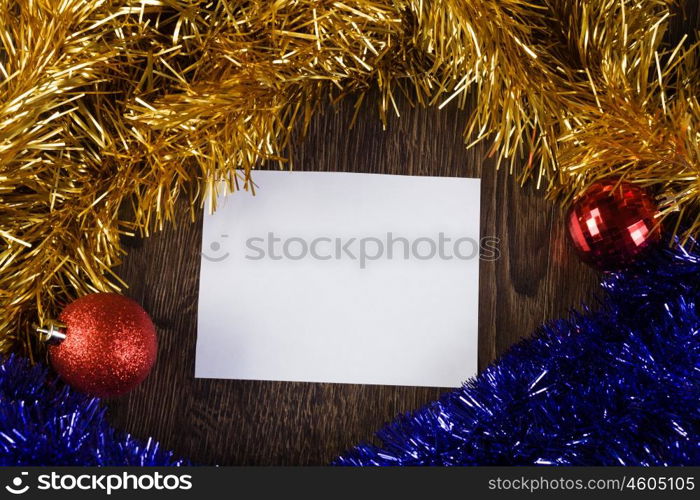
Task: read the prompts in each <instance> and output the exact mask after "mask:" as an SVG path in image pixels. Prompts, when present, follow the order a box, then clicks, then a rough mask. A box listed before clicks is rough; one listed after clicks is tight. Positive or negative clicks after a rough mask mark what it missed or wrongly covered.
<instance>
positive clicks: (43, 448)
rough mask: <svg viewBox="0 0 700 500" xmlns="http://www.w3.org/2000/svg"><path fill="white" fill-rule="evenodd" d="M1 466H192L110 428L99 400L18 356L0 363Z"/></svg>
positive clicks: (155, 445)
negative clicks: (72, 388)
mask: <svg viewBox="0 0 700 500" xmlns="http://www.w3.org/2000/svg"><path fill="white" fill-rule="evenodd" d="M0 465H2V466H9V465H23V466H27V465H80V466H83V465H85V466H90V465H100V466H106V465H114V466H128V465H134V466H166V465H188V462H187V461H185V460H182V459H179V458H176V457H175V456H174V455H173V453H172V452H169V451H165V450H162V449H161V447H160V445H159V444H158V443H157V442H155V441H153V440H152V439H148V440H147V441H139V440H137V439H134V438H133V437H132V436H130V435H129V434H125V433H121V432H118V431H116V430H115V429H114V428H112V427H110V425H109V424H108V423H107V420H106V418H105V408H104V407H103V406H101V405H100V402H99V400H98V399H95V398H91V397H88V396H85V395H83V394H79V393H77V392H75V391H73V390H71V389H70V388H69V387H66V386H65V385H64V384H62V383H60V381H57V380H55V379H54V378H52V377H50V376H49V375H48V374H47V370H46V369H45V368H43V367H42V366H41V365H34V366H32V365H31V364H30V363H29V361H28V360H26V359H21V358H18V357H16V356H10V357H8V358H5V359H2V360H0Z"/></svg>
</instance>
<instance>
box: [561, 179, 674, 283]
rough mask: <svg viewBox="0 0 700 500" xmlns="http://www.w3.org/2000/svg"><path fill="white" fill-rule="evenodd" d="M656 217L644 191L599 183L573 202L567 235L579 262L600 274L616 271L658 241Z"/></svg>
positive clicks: (609, 182) (624, 184) (610, 182)
mask: <svg viewBox="0 0 700 500" xmlns="http://www.w3.org/2000/svg"><path fill="white" fill-rule="evenodd" d="M657 214H658V207H657V205H656V203H655V202H654V199H653V198H652V197H651V195H650V194H649V193H648V192H647V191H646V190H644V189H642V188H639V187H637V186H634V185H632V184H630V183H628V182H620V181H618V180H607V181H600V182H596V183H595V184H593V185H591V187H590V188H589V189H588V190H587V191H586V192H585V193H584V194H583V195H582V196H580V197H579V198H578V199H576V200H575V201H574V205H573V207H571V210H570V211H569V215H568V222H567V223H568V228H569V235H570V236H571V241H572V242H573V244H574V247H575V248H576V251H577V252H578V255H579V256H580V257H581V260H583V261H584V262H586V263H588V264H591V265H592V266H594V267H596V268H598V269H600V270H603V271H617V270H620V269H622V268H624V267H626V266H628V265H630V264H632V263H633V262H635V261H636V260H638V259H639V257H640V256H641V255H642V254H644V253H645V252H646V251H647V250H648V249H649V248H651V247H652V246H653V245H654V244H655V243H657V242H658V241H659V239H660V238H661V228H660V224H659V221H658V220H656V215H657Z"/></svg>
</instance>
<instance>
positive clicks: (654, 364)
mask: <svg viewBox="0 0 700 500" xmlns="http://www.w3.org/2000/svg"><path fill="white" fill-rule="evenodd" d="M690 243H691V244H694V241H691V242H690ZM698 276H700V253H697V250H696V252H695V253H690V252H687V251H686V250H684V249H682V248H680V249H678V250H676V251H675V252H674V251H670V250H668V249H665V250H664V251H663V252H660V251H659V253H657V254H656V255H654V256H653V258H650V260H648V261H647V262H645V263H644V264H640V265H639V266H636V267H633V268H631V269H630V270H628V271H626V272H624V273H616V274H615V273H612V274H609V275H607V276H606V278H605V280H604V281H603V287H604V288H605V290H606V291H607V298H606V300H605V301H604V302H603V303H602V305H601V309H600V311H599V312H590V311H585V312H584V313H573V314H572V316H571V317H570V318H569V319H568V320H561V321H555V322H551V323H549V324H547V325H545V326H543V327H542V328H541V329H540V331H539V332H538V333H537V334H536V335H535V336H534V337H533V338H531V339H527V340H524V341H522V342H521V343H519V344H517V345H515V346H514V347H513V348H511V349H510V351H508V353H507V354H505V355H504V356H503V357H502V358H501V359H500V360H498V361H496V362H495V363H494V364H492V365H491V366H489V367H488V368H487V369H486V370H485V371H484V372H483V373H481V374H480V375H479V376H477V377H476V378H473V379H471V380H470V381H468V382H467V383H466V384H465V385H464V386H463V387H462V388H461V389H459V390H456V391H453V392H450V393H447V394H445V395H444V396H443V397H442V398H441V399H440V400H439V401H435V402H434V403H432V404H430V405H428V406H426V407H425V408H424V409H422V410H419V411H417V412H415V413H412V414H407V415H404V416H402V417H400V418H398V419H397V420H396V421H394V422H393V423H392V424H390V425H388V426H387V427H386V428H384V429H382V430H381V431H379V433H378V434H377V436H378V438H379V439H380V440H381V442H382V445H381V446H373V445H369V444H362V445H360V446H358V447H356V448H355V449H353V450H351V451H349V452H347V453H346V454H344V455H342V456H341V457H339V458H338V459H337V460H336V464H339V465H537V464H540V465H698V464H700V371H699V370H698V368H699V367H700V309H699V308H698V301H699V300H700V280H699V279H698Z"/></svg>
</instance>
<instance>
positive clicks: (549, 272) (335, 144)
mask: <svg viewBox="0 0 700 500" xmlns="http://www.w3.org/2000/svg"><path fill="white" fill-rule="evenodd" d="M372 101H373V99H369V101H368V102H367V103H365V104H364V105H363V107H362V109H361V112H360V115H359V119H358V121H357V123H356V126H355V128H354V129H353V130H352V131H348V125H349V123H350V120H351V117H352V114H353V112H354V109H353V103H352V102H350V100H346V101H345V102H343V103H341V104H340V105H339V106H338V107H337V108H335V109H333V108H329V109H327V110H326V112H325V113H324V114H321V115H318V116H317V117H316V118H315V119H314V120H313V123H312V125H311V128H310V130H309V133H308V136H307V137H306V139H305V140H304V141H298V142H296V143H295V144H294V148H293V152H292V157H293V160H294V165H295V168H296V169H299V170H316V171H347V172H376V173H385V174H407V175H436V176H463V177H481V178H482V206H481V232H482V236H497V237H498V238H500V239H501V244H500V250H501V257H500V259H498V260H497V261H494V262H482V263H481V269H480V273H481V277H480V305H479V366H480V367H481V368H482V369H483V367H485V366H486V365H487V364H488V363H490V362H491V361H493V360H494V359H495V358H496V357H497V356H498V355H499V354H501V353H503V352H504V351H505V350H506V349H507V348H508V347H509V346H511V345H512V344H513V343H514V342H516V341H517V340H518V339H520V338H522V337H526V336H528V335H530V334H531V332H532V331H533V329H535V328H536V327H537V326H538V325H539V324H541V323H542V322H544V321H546V320H547V319H553V318H557V317H560V316H564V315H566V314H567V313H568V311H569V309H570V308H571V307H575V306H578V305H579V304H580V303H581V302H582V301H587V300H589V299H590V298H591V293H592V291H593V290H594V289H595V283H596V278H597V276H596V274H595V273H594V272H593V271H592V270H590V269H588V268H586V267H584V266H583V265H582V264H580V263H579V261H578V259H577V258H576V257H575V255H574V254H573V253H572V251H571V249H570V248H568V247H567V242H566V239H565V233H564V223H563V218H562V216H561V214H560V213H559V209H558V207H557V206H556V205H554V204H552V203H551V202H549V201H546V200H544V199H543V193H541V192H538V191H537V190H536V189H534V187H533V186H530V185H528V186H526V187H525V188H524V189H523V188H521V187H520V186H519V185H518V182H517V180H516V178H514V177H513V176H510V175H509V174H508V172H507V171H505V170H500V171H496V170H495V167H494V162H493V160H491V159H489V158H486V157H485V146H476V147H474V148H473V149H470V150H467V149H465V147H464V143H463V139H462V130H463V128H464V125H465V122H466V112H464V111H459V110H457V109H456V108H455V107H449V108H447V109H444V110H442V111H438V110H437V109H412V108H411V107H410V106H409V105H408V104H407V103H406V102H403V101H402V102H400V112H401V118H400V119H398V118H395V117H394V118H392V119H391V120H390V123H389V124H388V127H387V130H386V131H384V130H382V126H381V123H380V122H379V119H378V116H377V113H376V99H374V101H375V102H372ZM181 212H182V213H184V205H183V210H182V211H181ZM200 244H201V219H199V220H197V222H196V223H194V224H191V223H189V221H188V220H187V218H186V216H184V215H183V217H182V218H181V219H180V220H178V221H177V225H176V226H175V225H171V226H168V227H166V228H165V229H164V230H163V231H161V232H159V233H156V234H154V235H153V236H151V237H150V238H148V239H138V238H134V239H130V240H129V241H128V242H127V245H128V249H129V254H128V255H127V256H126V258H125V259H124V264H123V265H122V266H121V268H120V269H119V270H118V273H119V274H120V276H121V277H122V278H124V279H125V280H126V281H127V282H128V283H130V285H131V287H130V289H129V290H127V291H126V293H127V294H128V295H130V296H131V297H133V298H135V299H136V300H138V301H139V302H140V303H142V304H143V306H144V307H145V309H146V310H147V311H149V313H150V314H151V315H152V317H153V320H154V322H155V323H156V325H157V328H158V335H159V340H160V347H159V353H158V356H159V357H158V363H157V365H156V367H155V369H154V371H153V373H152V375H151V376H150V377H149V378H148V379H147V381H146V382H145V383H144V384H143V385H142V386H141V387H139V388H137V389H136V390H135V391H133V392H132V393H131V394H130V395H128V396H126V397H124V398H122V399H119V400H115V401H112V402H110V413H111V418H112V421H113V422H114V424H115V425H116V426H117V427H119V428H122V429H126V430H127V431H129V432H131V433H133V434H135V435H137V436H153V437H155V438H156V439H158V440H159V441H161V442H162V444H163V445H164V446H165V447H168V448H171V449H174V450H176V452H177V453H178V454H181V455H184V456H188V457H190V458H191V459H192V460H194V461H196V462H199V463H207V464H251V465H253V464H255V465H263V464H279V465H292V464H324V463H327V462H329V461H330V460H332V459H333V457H334V456H336V455H337V454H339V453H341V452H342V451H343V450H345V449H346V448H348V447H350V446H351V445H353V444H354V443H356V442H358V441H361V440H370V439H371V438H372V434H373V431H375V430H376V429H377V428H379V427H380V426H381V425H382V424H383V423H385V422H387V421H390V420H391V419H392V418H393V417H395V416H396V415H397V414H398V413H401V412H406V411H409V410H412V409H415V408H418V407H420V406H421V405H423V404H425V403H427V402H428V401H430V400H432V399H435V398H437V397H438V396H439V395H440V393H441V392H443V391H441V390H439V389H431V388H414V387H390V386H363V385H343V384H311V383H288V382H256V381H227V380H201V379H194V376H193V374H194V357H195V339H196V314H197V306H196V304H197V293H198V286H199V284H198V279H199V260H200V257H199V251H200ZM429 333H430V332H426V334H429ZM367 348H368V349H371V346H367Z"/></svg>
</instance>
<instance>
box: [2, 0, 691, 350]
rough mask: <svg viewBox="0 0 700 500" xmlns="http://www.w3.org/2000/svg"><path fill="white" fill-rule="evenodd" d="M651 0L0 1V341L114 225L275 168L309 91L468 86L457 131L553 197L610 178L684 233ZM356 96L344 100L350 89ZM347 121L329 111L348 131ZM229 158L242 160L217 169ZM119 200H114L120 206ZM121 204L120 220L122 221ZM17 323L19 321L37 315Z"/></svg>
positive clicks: (682, 159) (141, 226)
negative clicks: (650, 199) (484, 144)
mask: <svg viewBox="0 0 700 500" xmlns="http://www.w3.org/2000/svg"><path fill="white" fill-rule="evenodd" d="M670 9H671V2H668V1H666V0H646V1H644V2H641V3H640V2H637V1H636V0H620V1H616V2H610V1H608V0H585V1H584V0H552V1H549V2H545V3H543V4H541V5H540V4H537V5H536V4H532V3H531V2H527V1H525V0H506V1H502V0H498V1H497V0H473V1H470V2H461V1H457V0H440V1H437V0H434V1H421V2H417V1H412V0H350V1H345V2H343V1H339V2H319V1H317V0H287V1H280V2H272V3H271V2H266V1H263V0H257V1H250V2H243V3H241V2H234V1H232V0H221V1H219V2H210V3H207V2H194V3H193V2H191V1H190V0H172V1H168V2H158V1H152V2H144V1H143V0H112V1H106V2H103V1H96V0H94V1H87V2H86V1H84V0H65V1H62V2H23V1H20V0H0V34H1V35H0V214H2V215H0V237H1V238H2V239H3V241H4V244H3V246H2V247H0V265H2V274H0V290H2V292H0V311H2V314H1V315H0V352H7V351H8V350H10V349H11V348H15V349H19V350H23V351H24V352H26V353H27V354H29V355H30V356H34V354H35V348H36V345H35V344H34V340H33V337H32V335H31V325H32V323H34V322H35V321H36V320H37V319H38V320H39V321H40V322H43V321H44V320H45V319H46V318H48V317H53V316H54V315H55V313H56V311H57V309H58V308H59V306H60V304H63V303H65V302H67V301H69V300H70V299H73V298H76V297H79V296H82V295H85V294H87V293H90V292H94V291H96V290H99V291H119V290H120V289H121V288H122V287H123V286H125V285H126V284H125V283H122V282H121V281H120V280H119V279H118V278H117V277H116V276H114V275H113V274H112V271H111V269H112V268H113V267H114V266H116V265H118V264H119V261H120V258H121V256H122V255H123V253H124V251H123V249H122V248H121V245H120V241H119V240H120V236H121V235H123V234H133V233H135V232H140V233H141V234H144V235H147V234H148V233H149V232H150V231H151V230H153V229H154V228H159V227H162V225H163V223H164V221H166V220H169V219H172V218H173V216H174V212H175V208H174V207H175V200H176V199H177V198H178V197H179V196H183V195H184V196H185V197H187V198H189V202H190V207H191V210H192V213H194V210H196V209H197V208H198V206H199V204H200V203H201V201H202V200H203V199H204V195H206V194H207V193H211V192H212V190H214V189H216V188H215V186H216V185H217V181H218V180H220V179H224V180H227V181H228V182H227V184H228V189H229V190H235V189H238V188H248V187H249V186H250V183H249V181H250V171H251V169H253V168H255V167H257V166H260V165H262V164H263V162H266V161H273V162H279V164H280V165H283V164H284V161H285V157H286V155H287V152H288V151H287V149H288V146H289V144H290V137H291V134H292V133H293V131H294V130H297V131H301V132H302V133H303V131H304V130H305V129H306V127H307V126H308V124H309V122H310V119H311V117H312V115H313V113H314V112H315V111H316V110H317V109H318V108H319V107H321V106H322V103H324V102H335V101H337V100H339V99H341V98H342V97H344V96H346V95H349V94H352V93H356V94H357V95H358V99H359V101H361V100H362V98H363V95H364V93H365V92H366V91H367V90H369V89H371V88H378V90H379V92H380V94H381V105H380V116H381V118H382V119H383V120H386V119H387V114H388V113H389V112H390V110H391V109H394V108H395V107H396V104H395V94H396V93H400V94H403V95H406V96H408V97H409V98H410V99H412V100H413V101H414V102H416V103H418V104H421V105H439V107H441V106H444V105H445V104H447V103H448V102H451V101H454V102H457V103H458V104H459V105H460V106H462V105H466V104H467V102H468V100H469V99H468V98H469V96H470V94H471V93H472V91H475V92H476V95H477V99H476V100H475V105H474V106H475V107H474V109H473V112H472V116H471V119H470V122H469V125H468V127H467V128H466V130H465V139H466V140H467V141H468V142H469V143H470V144H471V143H474V142H476V141H480V140H485V139H488V140H491V141H492V142H493V148H492V151H491V152H492V153H493V154H495V155H496V157H497V158H498V161H499V163H500V164H507V166H508V168H509V169H511V170H514V169H515V168H516V166H517V165H520V164H524V168H523V169H522V170H521V172H522V175H523V177H524V178H530V177H534V178H535V179H536V181H537V184H538V185H546V186H547V187H548V189H549V192H550V193H551V194H552V196H556V197H558V198H559V199H560V200H562V202H563V203H564V204H565V205H566V204H568V203H569V202H570V200H571V199H572V198H573V196H575V195H577V194H579V193H580V192H581V190H582V189H583V188H584V187H585V186H588V185H590V184H591V183H592V182H593V181H595V180H601V179H605V178H607V177H610V176H612V175H614V176H617V177H623V178H625V179H626V180H628V181H630V182H632V183H635V184H639V185H642V186H654V188H655V191H656V192H657V193H659V195H660V198H659V199H660V217H661V218H663V217H665V216H666V215H668V214H669V213H671V212H673V211H679V214H680V215H681V216H682V218H684V219H685V220H686V221H687V224H688V230H687V231H686V233H685V234H686V235H690V234H694V233H696V232H697V230H698V229H699V228H700V218H698V202H699V201H700V182H699V181H698V176H697V165H698V164H700V161H699V160H700V133H699V131H698V123H700V106H699V105H698V101H697V98H696V97H697V95H698V87H699V86H700V78H698V68H697V65H696V62H695V56H696V54H697V52H698V48H697V46H695V45H692V44H690V43H689V42H688V41H687V40H685V39H684V40H682V41H681V42H680V43H679V44H678V45H672V44H663V35H664V32H665V31H666V29H667V27H668V24H669V22H670V20H671V19H672V16H671V15H670V14H671V11H670ZM358 106H359V102H358ZM348 125H350V124H348ZM238 169H241V170H238ZM124 206H128V207H129V208H133V210H120V209H121V208H122V207H124ZM125 214H133V215H130V216H129V217H128V218H124V217H125ZM37 315H38V318H37Z"/></svg>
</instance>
